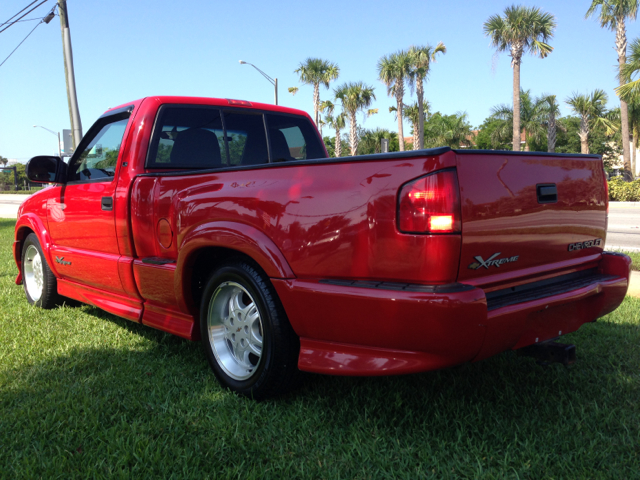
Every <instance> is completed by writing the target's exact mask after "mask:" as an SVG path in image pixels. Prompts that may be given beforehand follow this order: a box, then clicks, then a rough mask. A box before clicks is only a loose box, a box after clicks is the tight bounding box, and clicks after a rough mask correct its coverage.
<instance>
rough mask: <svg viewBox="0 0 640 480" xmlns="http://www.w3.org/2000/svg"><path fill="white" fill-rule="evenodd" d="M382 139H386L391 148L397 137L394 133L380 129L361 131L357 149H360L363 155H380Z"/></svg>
mask: <svg viewBox="0 0 640 480" xmlns="http://www.w3.org/2000/svg"><path fill="white" fill-rule="evenodd" d="M383 138H386V139H388V140H389V144H390V146H391V143H392V142H393V141H394V140H397V138H398V135H397V134H396V133H395V132H392V131H390V130H387V129H386V128H380V127H378V128H376V129H375V130H361V131H360V144H359V145H358V149H360V150H361V153H363V154H367V153H380V152H381V151H382V139H383ZM390 151H391V150H390Z"/></svg>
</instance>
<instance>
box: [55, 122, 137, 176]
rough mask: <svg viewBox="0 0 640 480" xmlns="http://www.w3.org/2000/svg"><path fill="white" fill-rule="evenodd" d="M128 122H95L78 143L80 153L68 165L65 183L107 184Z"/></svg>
mask: <svg viewBox="0 0 640 480" xmlns="http://www.w3.org/2000/svg"><path fill="white" fill-rule="evenodd" d="M128 122H129V118H128V115H127V118H124V119H123V118H122V116H118V117H116V119H109V117H107V118H105V119H100V120H98V121H97V122H96V123H95V125H94V126H93V127H91V129H90V130H89V132H87V136H86V137H85V138H83V139H82V142H81V144H80V148H82V153H80V155H77V156H74V158H73V159H72V160H71V162H70V164H69V170H68V175H67V179H68V181H70V182H74V181H91V180H97V181H111V180H112V179H113V177H114V175H115V172H116V166H117V165H118V155H119V153H120V145H121V144H122V137H123V136H124V131H125V129H126V127H127V123H128Z"/></svg>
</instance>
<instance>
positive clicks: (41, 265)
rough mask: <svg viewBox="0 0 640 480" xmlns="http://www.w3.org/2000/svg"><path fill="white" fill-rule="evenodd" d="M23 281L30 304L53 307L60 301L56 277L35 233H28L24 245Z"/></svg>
mask: <svg viewBox="0 0 640 480" xmlns="http://www.w3.org/2000/svg"><path fill="white" fill-rule="evenodd" d="M22 283H23V285H24V293H25V294H26V295H27V301H28V302H29V303H30V304H32V305H35V306H36V307H42V308H53V307H55V306H56V305H57V304H58V303H59V300H60V296H59V295H58V291H57V280H56V277H55V275H54V274H53V272H52V271H51V269H50V268H49V265H48V264H47V260H46V259H45V257H44V254H43V252H42V247H41V246H40V242H39V241H38V237H37V236H36V235H35V233H30V234H29V235H27V238H26V239H25V240H24V244H23V245H22Z"/></svg>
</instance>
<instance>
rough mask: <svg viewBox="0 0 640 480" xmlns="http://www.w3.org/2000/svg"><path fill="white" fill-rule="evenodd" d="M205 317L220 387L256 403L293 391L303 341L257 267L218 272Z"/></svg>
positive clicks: (205, 338)
mask: <svg viewBox="0 0 640 480" xmlns="http://www.w3.org/2000/svg"><path fill="white" fill-rule="evenodd" d="M200 312H201V313H200V327H201V331H202V342H203V345H204V349H205V352H206V355H207V359H208V361H209V364H210V365H211V368H212V369H213V371H214V373H215V375H216V377H217V378H218V380H219V381H220V383H222V384H223V385H224V386H226V387H227V388H229V389H231V390H233V391H235V392H238V393H240V394H242V395H245V396H248V397H252V398H255V399H264V398H268V397H272V396H276V395H280V394H282V393H284V392H286V391H287V390H288V389H289V388H291V387H292V386H293V385H294V383H295V379H296V377H297V375H298V368H297V360H298V354H299V350H300V346H299V345H300V344H299V340H298V338H297V336H296V335H295V333H294V331H293V329H292V328H291V325H290V324H289V321H288V320H287V317H286V314H285V313H284V309H283V308H282V305H281V304H280V301H279V299H278V297H277V295H276V293H275V290H274V288H273V285H272V284H271V282H270V281H269V279H268V278H267V277H266V275H265V274H264V273H263V272H262V271H261V270H259V268H258V267H255V266H253V265H252V264H249V263H246V262H240V261H239V262H233V263H229V264H228V265H225V266H222V267H221V268H219V269H218V270H217V271H216V272H215V273H214V274H213V275H212V276H211V278H210V279H209V281H208V282H207V285H206V287H205V289H204V294H203V297H202V304H201V307H200Z"/></svg>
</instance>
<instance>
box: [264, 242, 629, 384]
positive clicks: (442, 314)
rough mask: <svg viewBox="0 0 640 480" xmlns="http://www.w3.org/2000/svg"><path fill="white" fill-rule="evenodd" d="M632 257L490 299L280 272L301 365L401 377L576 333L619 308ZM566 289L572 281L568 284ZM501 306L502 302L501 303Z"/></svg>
mask: <svg viewBox="0 0 640 480" xmlns="http://www.w3.org/2000/svg"><path fill="white" fill-rule="evenodd" d="M630 266H631V260H630V259H629V257H627V256H625V255H619V254H609V253H606V254H603V256H602V260H601V261H600V263H599V265H598V269H597V275H592V276H591V277H590V278H589V279H588V280H587V281H586V282H582V283H581V282H574V286H575V287H576V288H571V287H568V288H562V286H561V285H558V288H557V292H554V291H553V288H547V292H546V293H544V295H543V296H540V295H530V296H528V297H527V296H524V297H522V298H521V299H520V300H522V299H524V301H518V302H516V303H514V301H513V300H512V301H506V302H505V301H503V305H504V306H500V304H496V303H495V302H494V304H493V305H492V304H491V303H490V304H489V306H488V305H487V297H486V295H485V292H484V291H483V290H482V289H480V288H476V287H472V286H469V285H463V284H454V285H448V286H440V287H429V286H424V285H423V286H417V285H404V286H403V285H398V284H375V283H373V282H341V281H336V282H331V281H303V280H297V279H293V280H276V279H274V280H272V282H273V284H274V286H275V287H276V290H277V292H278V295H279V296H280V299H281V300H282V303H283V305H284V307H285V310H286V312H287V316H288V317H289V320H290V322H291V325H292V326H293V328H294V330H295V331H296V333H297V334H298V335H299V336H300V344H301V345H300V357H299V361H298V366H299V368H300V369H301V370H305V371H310V372H316V373H326V374H333V375H392V374H404V373H413V372H420V371H427V370H436V369H440V368H446V367H450V366H453V365H457V364H461V363H465V362H470V361H477V360H482V359H484V358H487V357H490V356H492V355H495V354H498V353H500V352H503V351H505V350H509V349H517V348H522V347H524V346H526V345H530V344H532V343H537V342H542V341H545V340H549V339H551V338H556V337H558V336H560V335H563V334H565V333H569V332H573V331H575V330H577V329H578V328H580V326H581V325H582V324H584V323H587V322H592V321H594V320H596V319H597V318H599V317H601V316H603V315H606V314H607V313H609V312H611V311H613V310H615V309H616V308H617V307H618V305H620V303H621V302H622V300H623V299H624V296H625V294H626V292H627V288H628V284H629V271H630ZM565 287H566V285H565ZM496 305H497V307H496Z"/></svg>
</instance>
